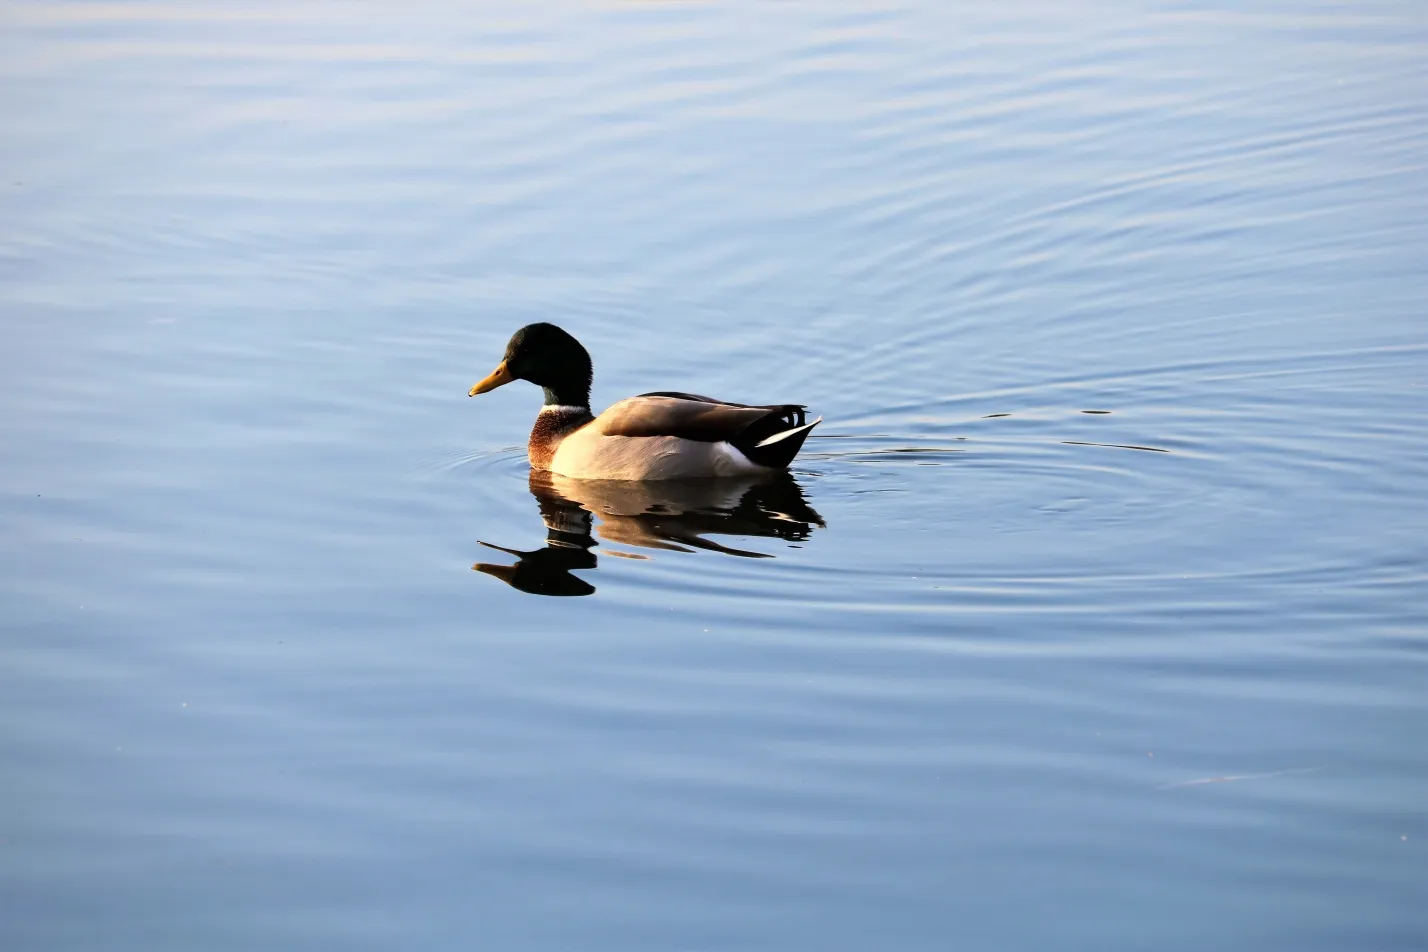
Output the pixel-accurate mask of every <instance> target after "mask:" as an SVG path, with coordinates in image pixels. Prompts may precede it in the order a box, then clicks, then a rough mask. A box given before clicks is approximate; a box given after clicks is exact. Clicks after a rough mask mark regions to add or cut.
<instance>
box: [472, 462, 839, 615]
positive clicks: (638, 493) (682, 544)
mask: <svg viewBox="0 0 1428 952" xmlns="http://www.w3.org/2000/svg"><path fill="white" fill-rule="evenodd" d="M530 490H531V495H533V496H535V498H536V504H537V506H538V507H539V508H540V515H541V519H542V521H544V523H545V527H546V541H545V546H544V547H542V548H539V549H532V550H530V551H522V550H520V549H508V548H506V547H504V546H499V545H493V544H492V543H489V542H482V543H481V544H482V545H484V546H486V547H487V548H491V549H495V550H497V551H498V552H505V553H507V554H508V555H514V556H515V557H516V562H515V564H514V565H495V564H491V563H487V562H477V563H476V564H475V565H473V566H472V568H473V569H475V570H476V571H478V572H481V573H483V574H485V575H490V576H492V577H493V578H498V579H500V580H501V581H503V582H505V583H506V584H507V585H510V586H511V587H512V588H516V589H519V590H520V591H522V592H529V593H530V594H532V595H589V594H591V593H593V592H594V591H595V586H593V585H591V584H590V583H589V582H587V581H585V580H584V579H582V578H580V577H579V576H576V575H573V574H571V573H572V572H573V571H575V570H577V569H593V568H595V565H596V557H595V552H594V551H592V550H593V549H594V548H595V546H596V545H597V542H596V537H598V538H599V539H600V540H601V541H603V542H606V543H613V544H616V545H622V546H633V547H636V548H642V549H664V550H668V551H675V552H690V551H693V550H694V549H706V550H708V551H711V552H721V553H723V554H725V555H735V556H741V557H744V558H751V559H767V558H773V556H772V555H771V554H769V553H766V552H753V551H749V550H747V549H740V548H735V547H733V546H729V545H725V544H723V543H720V542H716V541H715V540H713V539H711V538H708V537H709V536H711V535H728V536H759V537H765V538H774V539H783V540H784V541H786V542H802V541H803V540H805V539H807V538H808V536H809V534H810V533H811V532H812V530H813V527H815V526H817V527H819V528H822V527H823V525H824V522H823V519H822V517H820V516H819V515H818V513H817V512H815V511H814V510H813V508H812V507H811V506H809V505H808V503H807V501H806V500H805V499H804V498H803V490H802V489H801V488H800V487H799V485H798V483H797V482H796V481H795V480H794V478H793V477H792V476H790V475H789V474H788V473H777V474H774V475H772V476H768V477H760V478H757V479H755V478H743V479H700V480H687V481H682V480H681V481H674V480H671V481H663V482H607V481H602V480H587V479H568V478H566V477H564V476H555V475H552V474H550V473H542V472H535V471H532V472H531V476H530ZM605 553H606V554H609V555H618V556H623V557H625V558H644V556H641V555H637V554H635V553H632V552H620V551H614V550H605Z"/></svg>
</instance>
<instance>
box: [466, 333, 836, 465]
mask: <svg viewBox="0 0 1428 952" xmlns="http://www.w3.org/2000/svg"><path fill="white" fill-rule="evenodd" d="M516 380H525V381H527V382H529V383H533V384H535V385H536V386H538V387H540V388H541V389H542V390H544V391H545V403H544V405H542V406H541V408H540V412H539V413H538V414H537V415H536V420H535V425H534V426H533V427H532V428H531V435H530V440H529V441H528V443H527V445H526V452H527V455H528V456H529V458H530V463H531V468H532V469H533V470H537V471H542V472H549V473H553V474H555V475H557V476H564V477H567V478H570V479H605V480H666V479H701V478H710V477H728V476H755V475H767V474H770V473H775V472H779V471H782V470H786V469H787V468H788V466H789V464H790V463H792V462H793V458H794V457H795V456H796V455H797V454H798V451H799V449H801V448H802V446H803V441H804V440H805V439H807V438H808V434H809V433H810V432H811V431H812V430H813V428H814V427H815V426H817V425H818V424H819V423H821V422H823V418H822V417H819V418H818V419H816V420H814V421H813V422H812V423H809V422H808V421H807V414H806V410H807V407H806V406H804V405H803V404H794V403H780V404H768V405H764V406H754V405H749V404H744V403H730V402H727V401H724V400H715V399H713V398H712V397H704V396H700V395H698V394H693V393H681V392H677V391H664V390H662V391H656V392H653V393H642V394H640V395H639V396H635V397H628V398H626V399H624V400H621V401H619V402H618V403H615V404H614V405H612V406H611V407H610V408H609V409H607V410H605V411H604V412H603V413H601V414H600V415H599V416H596V415H595V414H594V413H592V412H591V411H590V385H591V382H592V381H593V380H594V367H593V364H592V363H591V360H590V353H589V351H587V350H586V349H585V347H584V346H583V345H582V344H581V343H580V342H579V341H578V340H576V339H575V338H574V337H573V336H571V334H570V333H568V332H567V331H565V330H564V329H562V328H560V327H557V326H556V325H554V324H549V323H545V322H541V323H537V324H528V325H526V326H525V327H522V328H521V329H520V330H518V331H516V332H515V334H513V335H512V336H511V340H510V342H509V343H508V344H506V352H505V356H503V357H502V359H501V362H500V363H499V364H497V365H496V369H495V370H493V371H491V373H490V374H488V375H487V376H486V377H485V379H483V380H482V381H481V382H480V383H478V384H476V385H475V386H474V387H472V388H471V389H470V391H469V392H468V396H472V397H475V396H478V395H480V394H483V393H490V392H491V391H492V390H495V389H496V388H498V387H504V386H505V385H506V384H508V383H511V382H512V381H516Z"/></svg>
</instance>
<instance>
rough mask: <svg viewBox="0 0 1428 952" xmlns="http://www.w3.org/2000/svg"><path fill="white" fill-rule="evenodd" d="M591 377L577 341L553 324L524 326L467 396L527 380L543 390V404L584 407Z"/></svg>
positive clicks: (591, 372)
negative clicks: (492, 367)
mask: <svg viewBox="0 0 1428 952" xmlns="http://www.w3.org/2000/svg"><path fill="white" fill-rule="evenodd" d="M592 375H593V370H592V368H591V365H590V354H589V353H587V352H586V350H585V348H584V347H582V346H581V344H580V341H578V340H576V339H575V338H574V337H571V336H570V335H569V334H567V333H566V332H565V331H563V330H561V329H560V328H559V327H556V326H555V325H554V324H545V323H541V324H527V325H526V326H525V327H522V328H521V329H520V330H518V331H516V332H515V333H514V334H512V335H511V340H510V343H508V344H507V345H506V356H505V357H504V358H502V360H501V362H500V363H499V364H497V365H496V369H495V370H493V371H491V373H490V374H489V375H488V376H487V377H486V379H485V380H482V381H481V382H480V383H478V384H477V385H476V386H474V387H472V388H471V391H470V393H469V394H468V396H472V397H474V396H476V395H477V394H478V393H490V392H491V391H492V390H495V389H496V388H497V387H503V386H505V385H506V384H508V383H510V382H511V381H512V380H528V381H530V382H531V383H533V384H535V385H536V386H538V387H542V388H544V389H545V402H546V404H547V405H564V406H577V407H587V406H589V405H590V380H591V377H592Z"/></svg>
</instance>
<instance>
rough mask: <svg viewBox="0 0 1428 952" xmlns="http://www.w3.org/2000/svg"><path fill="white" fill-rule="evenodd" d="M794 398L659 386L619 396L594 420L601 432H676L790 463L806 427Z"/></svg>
mask: <svg viewBox="0 0 1428 952" xmlns="http://www.w3.org/2000/svg"><path fill="white" fill-rule="evenodd" d="M804 409H805V408H804V407H803V406H802V405H800V404H796V403H779V404H769V405H766V406H750V405H748V404H743V403H727V402H725V401H722V400H715V399H712V398H711V397H702V396H699V395H698V394H692V393H677V392H672V391H657V392H655V393H644V394H641V395H639V396H638V397H630V398H629V399H628V400H621V401H620V402H619V403H617V404H615V405H614V406H612V407H610V409H608V410H606V411H605V412H604V413H602V414H600V416H599V417H597V418H596V420H595V422H594V423H593V424H591V425H592V426H595V427H598V428H599V432H600V433H601V435H603V436H672V437H676V438H678V439H682V440H692V441H695V442H699V443H728V444H730V445H731V446H733V447H735V448H736V449H738V450H739V451H740V452H742V453H743V454H744V455H745V456H747V457H748V458H749V459H750V460H752V461H753V462H755V463H758V464H759V465H761V466H771V467H780V466H787V465H788V463H789V461H790V460H792V459H793V457H794V454H796V453H797V452H798V448H799V447H800V446H802V445H803V440H804V438H805V437H806V436H807V435H808V431H809V430H811V429H813V428H814V427H815V426H817V425H818V422H819V421H818V420H814V421H813V422H812V423H807V422H806V415H805V413H804Z"/></svg>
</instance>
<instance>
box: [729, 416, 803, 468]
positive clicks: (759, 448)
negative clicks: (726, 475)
mask: <svg viewBox="0 0 1428 952" xmlns="http://www.w3.org/2000/svg"><path fill="white" fill-rule="evenodd" d="M798 416H799V418H800V420H801V419H802V417H803V414H802V413H799V415H798ZM822 422H823V418H822V417H819V418H818V419H816V420H814V421H813V422H812V423H802V424H801V425H799V426H793V427H789V428H788V429H786V430H779V431H778V432H777V433H774V434H772V435H770V436H766V437H764V438H763V439H761V440H759V441H758V442H745V441H744V440H742V439H739V438H737V437H736V438H735V439H734V440H731V441H730V442H731V443H733V445H734V448H735V449H737V450H738V451H739V452H741V453H743V454H744V455H745V456H747V457H748V458H749V460H750V461H751V462H754V463H757V464H758V465H760V466H767V467H769V468H770V469H785V468H787V467H788V464H789V463H792V462H793V458H794V457H795V456H797V455H798V451H799V450H800V449H802V448H803V441H804V440H806V439H807V438H808V434H809V433H810V432H812V430H813V428H814V427H815V426H817V425H818V424H820V423H822ZM740 436H743V434H740Z"/></svg>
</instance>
